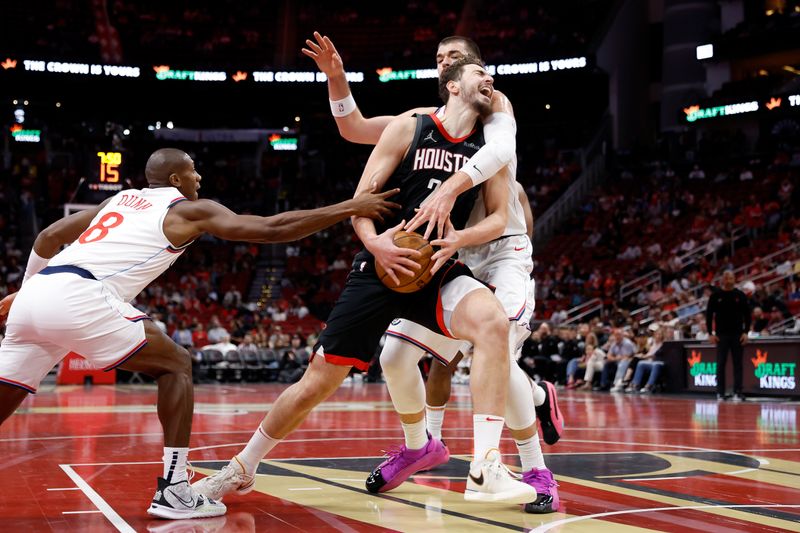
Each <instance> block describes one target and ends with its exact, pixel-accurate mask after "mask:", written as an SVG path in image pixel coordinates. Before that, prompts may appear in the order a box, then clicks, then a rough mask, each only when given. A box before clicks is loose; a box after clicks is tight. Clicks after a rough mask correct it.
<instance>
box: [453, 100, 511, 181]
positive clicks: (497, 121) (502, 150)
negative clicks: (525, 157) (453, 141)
mask: <svg viewBox="0 0 800 533" xmlns="http://www.w3.org/2000/svg"><path fill="white" fill-rule="evenodd" d="M483 137H484V139H485V140H486V144H485V145H483V147H481V149H480V150H478V152H477V153H476V154H475V155H474V156H472V157H471V158H470V160H469V161H468V162H467V164H466V165H464V166H463V167H461V171H462V172H464V173H465V174H467V175H468V176H469V177H470V178H471V179H472V183H473V185H479V184H481V183H483V182H484V181H486V180H488V179H489V178H491V177H492V176H494V175H495V174H497V172H498V171H500V169H501V168H503V167H504V166H506V165H507V164H509V163H510V162H511V160H512V159H513V158H514V155H515V154H516V152H517V121H516V120H514V117H512V116H511V115H509V114H508V113H492V114H491V115H490V116H489V118H487V119H486V122H484V123H483Z"/></svg>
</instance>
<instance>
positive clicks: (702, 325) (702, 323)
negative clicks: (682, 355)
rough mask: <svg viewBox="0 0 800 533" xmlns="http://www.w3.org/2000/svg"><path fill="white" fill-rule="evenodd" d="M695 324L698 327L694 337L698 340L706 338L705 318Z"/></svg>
mask: <svg viewBox="0 0 800 533" xmlns="http://www.w3.org/2000/svg"><path fill="white" fill-rule="evenodd" d="M697 325H698V328H699V329H698V331H697V333H695V335H694V338H695V339H696V340H698V341H705V340H708V337H709V335H708V327H707V326H706V322H705V320H702V321H700V322H699V323H698V324H697Z"/></svg>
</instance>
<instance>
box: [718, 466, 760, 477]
mask: <svg viewBox="0 0 800 533" xmlns="http://www.w3.org/2000/svg"><path fill="white" fill-rule="evenodd" d="M757 470H758V468H745V469H743V470H735V471H733V472H721V473H722V474H724V475H726V476H736V475H738V474H746V473H747V472H756V471H757Z"/></svg>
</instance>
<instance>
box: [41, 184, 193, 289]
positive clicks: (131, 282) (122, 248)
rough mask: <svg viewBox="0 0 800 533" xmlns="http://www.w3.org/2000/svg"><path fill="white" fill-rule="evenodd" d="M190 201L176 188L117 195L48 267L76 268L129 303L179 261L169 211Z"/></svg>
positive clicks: (143, 190) (128, 192) (178, 251)
mask: <svg viewBox="0 0 800 533" xmlns="http://www.w3.org/2000/svg"><path fill="white" fill-rule="evenodd" d="M183 200H186V197H184V196H183V194H181V192H180V191H179V190H178V189H176V188H174V187H158V188H155V189H142V190H137V189H127V190H124V191H120V192H118V193H117V194H116V195H114V196H113V197H112V198H111V200H110V201H109V202H108V203H107V204H106V206H105V207H104V208H103V209H101V210H100V212H99V213H98V214H97V216H96V217H95V218H94V219H93V220H92V223H91V224H90V225H89V227H88V228H87V229H86V231H84V232H83V234H81V236H80V237H79V238H78V240H76V241H75V242H73V243H72V244H70V245H69V246H68V247H67V248H65V249H64V250H62V251H61V252H60V253H58V254H57V255H56V256H55V257H53V258H52V259H51V260H50V261H49V262H48V266H57V265H74V266H77V267H81V268H83V269H85V270H88V271H89V272H91V273H92V274H93V275H94V277H95V278H97V280H98V281H101V282H102V283H103V285H104V286H105V287H106V288H107V289H109V290H110V291H111V292H112V293H114V294H115V295H116V296H118V297H119V298H120V299H121V300H123V301H125V302H129V301H131V300H133V298H134V297H135V296H136V295H137V294H139V293H140V292H141V291H142V289H144V288H145V287H146V286H147V285H148V284H149V283H150V282H151V281H153V280H154V279H156V278H157V277H158V276H159V275H161V273H162V272H164V271H165V270H166V269H167V268H169V267H170V265H172V263H174V262H175V260H176V259H177V258H178V257H180V255H181V254H182V253H183V251H184V250H185V249H186V246H188V245H189V244H190V243H187V244H185V245H184V246H181V247H180V248H175V247H174V246H172V243H170V242H169V240H167V237H166V236H165V235H164V228H163V224H164V217H165V216H166V214H167V211H168V210H169V208H170V207H172V206H173V205H175V204H177V203H178V202H181V201H183Z"/></svg>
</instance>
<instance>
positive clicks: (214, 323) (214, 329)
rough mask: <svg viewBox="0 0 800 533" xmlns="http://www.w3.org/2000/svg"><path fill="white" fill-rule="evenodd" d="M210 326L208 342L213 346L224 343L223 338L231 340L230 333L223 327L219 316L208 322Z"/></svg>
mask: <svg viewBox="0 0 800 533" xmlns="http://www.w3.org/2000/svg"><path fill="white" fill-rule="evenodd" d="M208 326H209V327H208V342H210V343H212V344H214V343H217V342H222V339H223V337H224V338H228V339H230V336H231V335H230V333H229V332H228V330H227V329H225V328H224V327H222V324H220V322H219V317H218V316H217V315H214V316H212V317H211V320H209V322H208Z"/></svg>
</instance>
